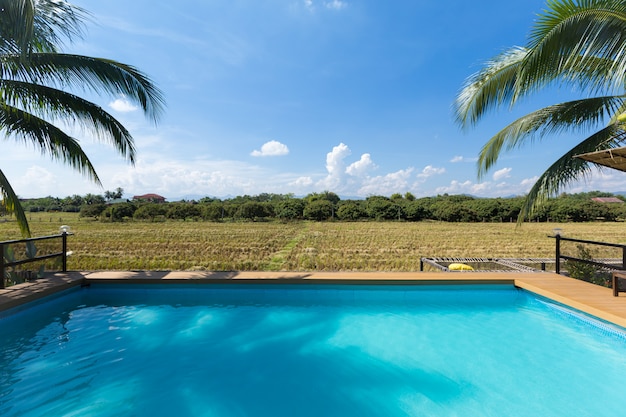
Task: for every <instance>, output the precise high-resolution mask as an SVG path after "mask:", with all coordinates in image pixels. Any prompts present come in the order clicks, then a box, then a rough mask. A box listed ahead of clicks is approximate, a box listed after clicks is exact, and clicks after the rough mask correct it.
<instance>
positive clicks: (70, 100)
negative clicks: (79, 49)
mask: <svg viewBox="0 0 626 417" xmlns="http://www.w3.org/2000/svg"><path fill="white" fill-rule="evenodd" d="M1 85H2V89H0V96H1V97H2V99H3V101H4V102H5V103H6V104H7V105H11V106H16V107H19V108H21V109H22V110H24V111H25V112H27V113H30V114H34V115H37V116H39V117H41V118H43V119H46V120H48V121H50V122H54V121H55V120H61V121H63V122H65V123H68V122H69V123H71V124H74V125H79V126H80V127H82V128H83V129H85V130H88V131H90V132H92V133H94V134H95V135H94V137H95V138H97V139H99V140H101V141H105V142H108V143H110V144H112V145H113V147H114V148H115V149H116V150H117V151H118V152H119V153H120V154H121V155H122V156H124V157H125V158H128V160H129V161H130V162H131V163H134V161H135V145H134V141H133V138H132V136H131V134H130V132H129V131H128V130H127V129H126V128H125V127H124V126H123V125H122V124H121V123H120V122H119V121H118V120H117V119H115V118H114V117H113V116H111V115H110V114H109V113H107V112H106V111H104V110H103V109H102V108H101V107H100V106H97V105H95V104H94V103H91V102H90V101H87V100H85V99H83V98H81V97H78V96H76V95H74V94H70V93H67V92H65V91H62V90H58V89H55V88H52V87H47V86H43V85H37V84H32V83H25V82H22V81H14V80H4V81H2V84H1Z"/></svg>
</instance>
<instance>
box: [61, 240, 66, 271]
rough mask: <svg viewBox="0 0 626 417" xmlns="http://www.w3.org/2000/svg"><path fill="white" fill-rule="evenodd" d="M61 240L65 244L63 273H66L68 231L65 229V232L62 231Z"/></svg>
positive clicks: (63, 245)
mask: <svg viewBox="0 0 626 417" xmlns="http://www.w3.org/2000/svg"><path fill="white" fill-rule="evenodd" d="M61 240H62V241H63V244H62V247H63V255H62V259H63V273H66V272H67V232H65V231H64V232H63V233H61Z"/></svg>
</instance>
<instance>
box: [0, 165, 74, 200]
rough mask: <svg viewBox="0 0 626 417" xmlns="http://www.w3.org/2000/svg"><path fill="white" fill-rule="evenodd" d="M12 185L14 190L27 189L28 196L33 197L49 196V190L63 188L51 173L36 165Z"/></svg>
mask: <svg viewBox="0 0 626 417" xmlns="http://www.w3.org/2000/svg"><path fill="white" fill-rule="evenodd" d="M12 183H13V184H12V185H13V187H14V188H15V189H16V190H18V189H26V188H28V190H29V193H31V194H30V195H35V196H44V195H50V193H51V191H50V190H51V189H53V190H60V189H62V188H64V187H63V186H62V185H63V183H62V182H59V179H58V178H57V177H56V176H55V175H54V174H53V173H52V172H50V171H49V170H47V169H46V168H43V167H41V166H38V165H34V166H31V167H29V168H27V169H26V171H25V172H24V174H23V175H22V176H21V177H19V178H17V179H15V180H13V181H12ZM68 195H69V192H68Z"/></svg>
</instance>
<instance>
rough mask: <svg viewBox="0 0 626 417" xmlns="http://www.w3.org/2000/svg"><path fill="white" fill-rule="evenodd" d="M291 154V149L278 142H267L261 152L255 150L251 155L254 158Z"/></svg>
mask: <svg viewBox="0 0 626 417" xmlns="http://www.w3.org/2000/svg"><path fill="white" fill-rule="evenodd" d="M288 153H289V148H287V145H284V144H282V143H280V142H278V141H276V140H270V141H269V142H265V143H264V144H263V146H261V150H260V151H259V150H255V151H252V153H250V155H252V156H283V155H287V154H288Z"/></svg>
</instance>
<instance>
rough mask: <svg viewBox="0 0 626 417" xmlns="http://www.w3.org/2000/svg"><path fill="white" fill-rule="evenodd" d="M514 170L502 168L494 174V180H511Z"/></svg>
mask: <svg viewBox="0 0 626 417" xmlns="http://www.w3.org/2000/svg"><path fill="white" fill-rule="evenodd" d="M512 170H513V168H502V169H499V170H497V171H496V172H494V173H493V180H494V181H500V180H502V179H504V178H510V177H511V171H512Z"/></svg>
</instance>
